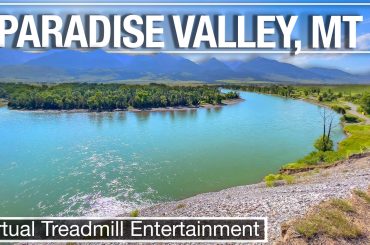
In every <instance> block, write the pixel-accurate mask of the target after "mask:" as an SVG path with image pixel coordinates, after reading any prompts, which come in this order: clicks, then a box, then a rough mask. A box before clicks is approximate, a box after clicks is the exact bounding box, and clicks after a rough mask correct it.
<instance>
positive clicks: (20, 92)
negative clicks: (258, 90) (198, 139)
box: [0, 83, 239, 111]
mask: <svg viewBox="0 0 370 245" xmlns="http://www.w3.org/2000/svg"><path fill="white" fill-rule="evenodd" d="M0 98H1V99H5V100H6V101H8V107H9V108H11V109H23V110H77V109H83V110H90V111H113V110H127V109H129V108H136V109H150V108H165V107H198V106H200V105H202V104H212V105H220V104H222V101H223V100H230V99H238V98H239V95H238V93H236V92H228V93H222V92H221V91H220V90H219V88H217V87H211V86H203V85H198V86H168V85H164V84H149V85H126V84H90V83H68V84H55V85H39V84H18V83H17V84H15V83H0Z"/></svg>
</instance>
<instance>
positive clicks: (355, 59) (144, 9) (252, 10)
mask: <svg viewBox="0 0 370 245" xmlns="http://www.w3.org/2000/svg"><path fill="white" fill-rule="evenodd" d="M2 2H5V1H2ZM8 2H36V1H30V0H23V1H22V0H13V1H8ZM37 2H99V1H94V0H91V1H86V0H78V1H77V0H75V1H73V0H60V1H57V0H48V1H45V0H39V1H37ZM100 2H155V1H149V0H148V1H137V0H135V1H134V0H132V1H118V0H109V1H108V0H106V1H100ZM157 2H171V1H168V0H163V1H157ZM175 2H200V1H195V0H191V1H189V0H188V1H186V0H182V1H175ZM202 2H227V1H217V0H214V1H209V0H208V1H204V0H203V1H202ZM229 2H231V1H229ZM232 2H248V1H245V0H244V1H241V0H234V1H232ZM249 2H309V3H313V2H336V3H339V2H346V1H342V0H337V1H330V0H327V1H310V0H301V1H292V0H289V1H288V0H285V1H272V0H270V1H258V0H254V1H249ZM356 2H366V1H365V0H362V1H361V0H358V1H356ZM0 11H1V13H2V14H5V13H6V14H14V15H18V14H35V15H36V14H58V15H61V16H64V15H66V14H81V15H84V14H102V15H109V14H120V15H126V14H140V15H145V14H165V15H167V14H168V15H169V14H180V15H184V14H199V15H201V14H207V15H218V14H223V15H226V16H227V27H229V28H227V30H226V33H227V36H228V38H230V37H232V35H233V30H232V28H231V27H232V26H233V25H235V23H233V22H232V16H233V15H245V16H246V19H247V23H246V29H247V30H246V33H247V36H248V35H252V34H251V33H252V31H253V24H251V23H250V22H251V21H252V16H253V15H284V16H288V15H299V20H298V22H297V26H296V28H295V31H294V33H293V39H302V40H307V39H308V37H307V33H308V32H309V31H308V30H307V28H308V22H307V19H308V18H309V16H310V15H324V16H326V15H362V16H363V17H364V21H363V22H362V23H361V24H359V25H358V27H357V46H358V48H359V49H361V50H370V6H180V7H179V6H175V7H173V6H172V7H169V6H165V7H164V6H155V7H148V6H132V7H127V6H120V7H117V6H114V7H110V6H109V7H102V6H99V7H98V6H83V7H79V6H73V7H71V6H69V7H62V6H58V7H55V6H53V7H46V6H33V7H31V6H27V7H24V6H17V7H14V6H1V7H0ZM248 23H249V24H248ZM166 33H169V32H166ZM171 38H172V37H171V35H170V34H167V35H165V36H164V39H165V40H169V39H171ZM274 38H277V36H275V37H273V39H274ZM166 43H169V42H166ZM305 45H306V43H305V41H303V46H305ZM166 48H167V49H172V48H173V47H169V46H168V47H166ZM202 49H204V48H202ZM183 56H185V57H186V58H189V59H191V60H194V61H200V60H203V59H207V58H210V57H216V58H218V59H222V60H247V59H251V58H253V57H255V56H264V57H266V58H272V59H277V60H279V61H283V62H287V63H292V64H295V65H298V66H300V67H315V66H320V67H330V68H339V69H341V70H345V71H348V72H352V73H367V72H370V67H369V64H370V54H326V55H323V54H300V55H297V56H292V55H289V54H279V55H276V54H275V55H249V54H222V55H220V54H219V55H215V54H201V55H199V54H197V55H194V54H191V55H183Z"/></svg>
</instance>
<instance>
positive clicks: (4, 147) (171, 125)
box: [0, 92, 344, 216]
mask: <svg viewBox="0 0 370 245" xmlns="http://www.w3.org/2000/svg"><path fill="white" fill-rule="evenodd" d="M241 96H242V98H244V99H245V101H243V102H241V103H238V104H235V105H229V106H224V107H222V108H212V109H205V108H201V109H194V110H186V111H167V112H114V113H47V112H43V113H41V112H19V111H12V110H9V109H7V108H6V107H2V108H0V216H56V215H68V216H69V215H70V216H72V215H92V216H94V215H96V216H98V215H109V216H113V215H116V214H119V213H122V212H124V211H128V210H132V209H133V208H135V207H137V206H140V205H148V204H151V203H157V202H162V201H168V200H176V199H181V198H185V197H189V196H192V195H195V194H199V193H202V192H210V191H217V190H220V189H223V188H227V187H231V186H237V185H243V184H249V183H255V182H258V181H260V180H261V179H262V178H263V176H264V175H266V174H268V173H271V172H275V171H277V170H278V169H279V167H280V166H281V165H282V164H284V163H288V162H292V161H294V160H297V159H298V158H300V157H302V156H304V155H305V154H307V153H309V152H310V151H312V150H313V147H312V144H313V142H314V140H315V139H316V138H318V137H319V135H320V134H321V130H322V127H321V125H322V121H321V120H322V119H321V116H320V107H318V106H316V105H312V104H309V103H306V102H303V101H298V100H291V99H284V98H280V97H275V96H267V95H261V94H255V93H247V92H241ZM335 122H336V124H337V125H338V126H337V127H336V128H335V130H334V139H335V141H336V142H338V141H340V140H341V139H343V137H344V134H343V132H342V129H341V127H340V126H339V116H338V115H335Z"/></svg>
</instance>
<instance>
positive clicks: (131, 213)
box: [130, 209, 140, 217]
mask: <svg viewBox="0 0 370 245" xmlns="http://www.w3.org/2000/svg"><path fill="white" fill-rule="evenodd" d="M139 213H140V212H139V210H137V209H135V210H132V211H131V212H130V217H138V216H139Z"/></svg>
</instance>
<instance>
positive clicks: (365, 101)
mask: <svg viewBox="0 0 370 245" xmlns="http://www.w3.org/2000/svg"><path fill="white" fill-rule="evenodd" d="M361 107H362V109H363V110H364V112H366V113H367V114H370V93H366V94H364V95H363V96H362V99H361Z"/></svg>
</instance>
